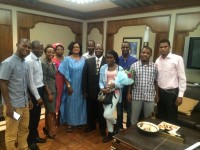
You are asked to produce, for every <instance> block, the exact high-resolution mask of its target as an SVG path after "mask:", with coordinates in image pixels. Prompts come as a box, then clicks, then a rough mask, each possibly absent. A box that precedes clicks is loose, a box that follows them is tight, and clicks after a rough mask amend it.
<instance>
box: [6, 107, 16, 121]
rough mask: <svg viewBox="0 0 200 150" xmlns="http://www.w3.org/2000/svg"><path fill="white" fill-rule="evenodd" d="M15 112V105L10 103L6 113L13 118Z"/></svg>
mask: <svg viewBox="0 0 200 150" xmlns="http://www.w3.org/2000/svg"><path fill="white" fill-rule="evenodd" d="M13 113H14V108H13V106H12V105H11V104H10V105H6V115H7V116H8V117H10V118H13Z"/></svg>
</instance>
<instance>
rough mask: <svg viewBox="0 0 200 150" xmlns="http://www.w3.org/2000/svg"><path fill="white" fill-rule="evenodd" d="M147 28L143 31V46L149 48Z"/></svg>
mask: <svg viewBox="0 0 200 150" xmlns="http://www.w3.org/2000/svg"><path fill="white" fill-rule="evenodd" d="M149 30H150V29H149V27H148V26H146V28H145V31H144V42H143V46H149Z"/></svg>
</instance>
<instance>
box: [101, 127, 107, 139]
mask: <svg viewBox="0 0 200 150" xmlns="http://www.w3.org/2000/svg"><path fill="white" fill-rule="evenodd" d="M100 134H101V136H102V137H105V136H106V130H104V129H102V130H100Z"/></svg>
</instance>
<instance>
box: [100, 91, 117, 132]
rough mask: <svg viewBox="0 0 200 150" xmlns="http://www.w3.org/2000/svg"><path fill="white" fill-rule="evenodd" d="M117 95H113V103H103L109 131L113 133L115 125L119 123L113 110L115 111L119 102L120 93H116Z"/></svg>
mask: <svg viewBox="0 0 200 150" xmlns="http://www.w3.org/2000/svg"><path fill="white" fill-rule="evenodd" d="M115 96H116V98H115ZM115 96H113V98H112V102H113V104H108V105H103V107H104V113H103V116H104V118H105V119H106V122H107V128H108V132H111V133H112V132H113V131H114V127H113V125H114V124H116V123H117V121H116V119H115V117H114V116H113V112H114V111H115V109H116V106H117V103H118V101H119V95H115Z"/></svg>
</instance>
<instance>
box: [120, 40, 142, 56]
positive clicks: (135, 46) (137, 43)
mask: <svg viewBox="0 0 200 150" xmlns="http://www.w3.org/2000/svg"><path fill="white" fill-rule="evenodd" d="M125 41H127V42H129V43H130V46H131V49H130V55H131V56H133V57H136V58H139V53H140V49H141V47H142V37H124V38H123V42H125Z"/></svg>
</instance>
